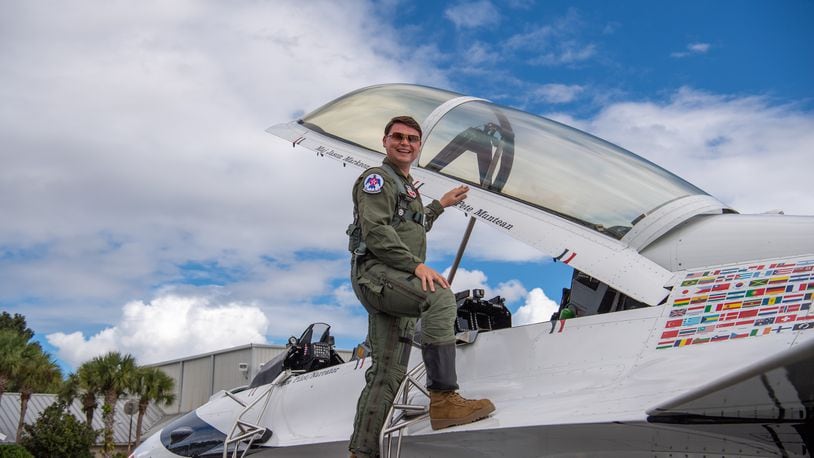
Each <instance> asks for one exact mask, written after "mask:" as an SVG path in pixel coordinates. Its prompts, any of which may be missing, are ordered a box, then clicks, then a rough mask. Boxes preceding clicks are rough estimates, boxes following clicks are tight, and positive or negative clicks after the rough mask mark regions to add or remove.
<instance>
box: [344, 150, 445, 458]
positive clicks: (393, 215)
mask: <svg viewBox="0 0 814 458" xmlns="http://www.w3.org/2000/svg"><path fill="white" fill-rule="evenodd" d="M386 167H390V170H391V171H392V172H395V174H396V175H397V176H398V179H399V180H398V182H396V180H395V179H394V177H393V176H392V175H393V173H392V172H391V171H388V170H387V169H386ZM379 180H381V181H382V183H379ZM412 182H413V179H412V177H410V176H406V177H405V176H404V175H403V174H402V172H401V171H400V170H399V169H398V168H397V167H396V166H394V165H392V164H391V163H390V162H389V161H388V160H387V158H385V160H384V161H383V165H382V167H373V168H370V169H368V170H366V171H365V172H364V173H363V174H362V175H361V176H360V177H359V178H358V179H357V180H356V182H355V184H354V186H353V201H354V205H355V208H356V212H357V215H358V221H357V224H358V225H359V226H360V227H361V235H362V240H363V241H364V242H365V244H366V245H367V252H366V254H365V255H364V256H360V257H358V258H356V259H355V260H354V262H355V266H354V267H353V269H352V275H351V282H352V283H353V287H354V291H355V292H356V294H357V296H358V298H359V300H360V301H361V302H362V305H364V307H365V309H366V310H367V311H368V314H369V317H368V343H369V345H370V347H371V353H372V354H371V357H372V360H373V365H372V366H371V367H370V369H368V370H367V372H366V373H365V380H366V381H367V384H366V385H365V388H364V390H362V393H361V395H360V396H359V402H358V405H357V409H356V419H355V421H354V428H353V429H354V431H353V436H351V441H350V450H351V451H353V452H355V453H356V454H357V456H372V457H375V456H378V455H379V432H380V431H381V428H382V425H383V423H384V417H385V416H386V415H387V411H388V410H389V409H390V406H391V404H392V403H393V399H394V398H395V395H396V391H397V390H398V388H399V385H400V383H401V381H402V380H403V378H404V374H405V371H406V368H407V363H408V359H409V356H410V349H411V343H410V342H411V341H412V336H413V331H414V329H415V324H416V320H417V319H418V318H419V317H420V318H421V334H422V335H421V342H422V346H423V349H422V356H423V357H424V361H425V364H426V365H427V383H428V388H430V389H437V390H454V389H457V388H458V386H457V383H456V377H455V348H454V345H455V331H454V321H455V315H456V304H455V297H454V295H453V294H452V292H451V291H450V290H449V289H444V288H441V287H440V286H438V285H437V284H436V285H435V292H432V291H423V290H422V288H421V280H420V279H418V278H417V277H416V276H415V275H414V274H413V272H415V268H416V267H417V266H418V265H419V264H421V263H423V262H424V260H425V257H426V251H427V239H426V231H428V230H429V229H430V228H431V227H432V223H433V222H434V221H435V219H436V218H437V217H438V216H439V215H440V214H441V213H443V211H444V208H443V207H442V206H441V203H440V202H439V201H437V200H434V201H433V202H432V203H430V204H429V205H427V207H424V206H423V204H422V202H421V196H420V195H419V194H418V191H417V190H415V189H414V188H413V187H412ZM400 203H401V205H400ZM405 207H406V208H405ZM399 208H401V210H399ZM398 215H401V216H398ZM422 219H423V221H422ZM422 223H423V224H422Z"/></svg>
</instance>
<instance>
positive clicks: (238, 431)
mask: <svg viewBox="0 0 814 458" xmlns="http://www.w3.org/2000/svg"><path fill="white" fill-rule="evenodd" d="M302 372H305V371H292V370H290V369H286V370H285V371H283V372H281V373H280V375H278V376H277V377H276V378H275V379H274V381H273V382H271V383H270V384H269V387H268V388H266V390H265V391H264V392H263V394H261V395H260V396H258V397H257V399H255V400H254V401H252V402H251V404H249V405H245V404H244V403H242V402H240V401H238V403H239V404H241V405H243V406H245V407H244V409H243V411H242V412H240V414H239V415H238V416H237V418H236V419H235V424H234V425H233V426H232V430H231V431H230V432H229V435H228V436H226V439H224V441H223V458H227V457H229V456H231V458H238V452H239V451H240V444H241V443H243V442H246V447H245V448H244V449H243V452H242V453H241V454H240V456H239V458H244V457H245V456H246V452H248V451H249V449H250V448H251V446H252V444H253V443H254V441H255V440H257V439H258V438H261V437H263V435H264V434H266V431H269V429H268V428H266V427H265V426H260V424H259V423H260V420H261V419H262V418H263V415H264V414H265V413H266V409H267V408H268V405H269V401H270V400H271V393H272V392H273V391H274V388H276V387H278V386H280V385H282V384H283V382H285V381H286V380H288V379H289V378H290V377H292V376H294V375H297V374H300V373H302ZM262 400H265V403H264V404H263V407H262V408H261V409H260V413H259V414H258V415H257V419H255V421H254V422H249V421H246V420H244V418H243V417H244V416H246V415H247V414H248V413H249V411H250V410H252V409H253V408H254V406H256V405H257V404H258V403H259V402H260V401H262ZM232 444H234V446H235V447H234V449H233V450H232V453H231V454H229V446H230V445H232Z"/></svg>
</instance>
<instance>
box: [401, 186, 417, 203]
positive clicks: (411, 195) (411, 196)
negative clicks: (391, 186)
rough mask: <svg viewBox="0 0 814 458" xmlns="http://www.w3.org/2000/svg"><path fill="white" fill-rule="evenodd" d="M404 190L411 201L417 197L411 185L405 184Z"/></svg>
mask: <svg viewBox="0 0 814 458" xmlns="http://www.w3.org/2000/svg"><path fill="white" fill-rule="evenodd" d="M404 189H405V190H406V191H407V195H408V196H410V198H411V199H415V198H416V196H418V193H417V192H415V188H414V187H413V185H411V184H405V185H404Z"/></svg>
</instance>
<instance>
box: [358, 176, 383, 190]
mask: <svg viewBox="0 0 814 458" xmlns="http://www.w3.org/2000/svg"><path fill="white" fill-rule="evenodd" d="M382 186H384V180H383V179H382V176H381V175H379V174H378V173H371V174H370V175H368V176H367V177H365V181H363V182H362V190H363V191H365V192H366V193H368V194H378V193H380V192H382Z"/></svg>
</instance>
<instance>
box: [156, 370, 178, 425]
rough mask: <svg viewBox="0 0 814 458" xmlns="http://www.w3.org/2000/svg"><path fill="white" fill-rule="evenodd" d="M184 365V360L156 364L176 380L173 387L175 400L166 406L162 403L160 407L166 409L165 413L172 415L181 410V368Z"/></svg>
mask: <svg viewBox="0 0 814 458" xmlns="http://www.w3.org/2000/svg"><path fill="white" fill-rule="evenodd" d="M182 366H183V362H181V361H178V362H174V363H168V364H162V365H160V366H155V367H157V368H159V369H161V371H162V372H164V373H165V374H167V375H168V376H170V377H172V379H173V380H175V386H174V387H173V394H175V401H173V403H172V404H170V405H168V406H165V405H162V406H161V407H160V408H161V410H163V411H164V413H166V414H168V415H171V414H176V413H180V412H181V368H182Z"/></svg>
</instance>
